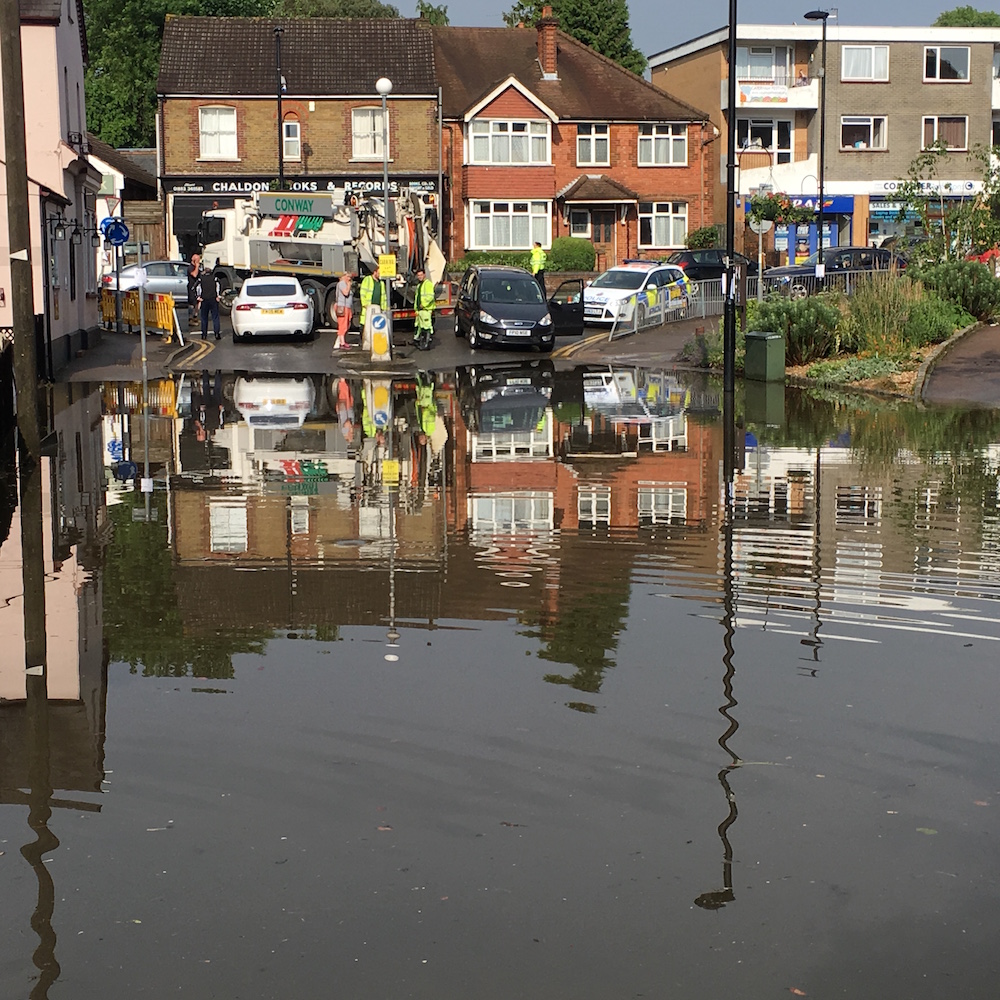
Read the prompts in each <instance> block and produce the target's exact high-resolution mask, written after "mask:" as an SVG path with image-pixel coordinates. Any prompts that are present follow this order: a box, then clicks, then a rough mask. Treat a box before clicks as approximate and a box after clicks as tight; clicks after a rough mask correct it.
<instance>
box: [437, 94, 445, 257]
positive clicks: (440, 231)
mask: <svg viewBox="0 0 1000 1000" xmlns="http://www.w3.org/2000/svg"><path fill="white" fill-rule="evenodd" d="M437 204H438V241H439V244H438V245H439V246H441V245H442V244H443V243H444V105H443V95H442V91H441V88H440V87H438V200H437ZM441 249H442V252H444V247H443V246H442V247H441Z"/></svg>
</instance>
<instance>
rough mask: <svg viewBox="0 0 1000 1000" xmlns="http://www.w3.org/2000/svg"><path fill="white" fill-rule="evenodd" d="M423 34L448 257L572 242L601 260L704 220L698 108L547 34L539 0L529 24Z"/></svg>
mask: <svg viewBox="0 0 1000 1000" xmlns="http://www.w3.org/2000/svg"><path fill="white" fill-rule="evenodd" d="M433 31H434V64H435V72H436V75H437V78H438V81H439V82H440V84H441V88H442V104H443V118H444V126H443V127H444V135H443V138H442V147H443V153H444V160H445V164H444V169H445V173H446V175H447V176H448V177H449V179H450V182H451V186H450V189H449V191H448V192H447V194H446V203H445V205H444V211H445V215H446V218H447V219H448V221H449V223H450V225H449V226H448V227H447V231H448V245H447V246H446V248H445V252H446V254H447V256H448V257H449V258H450V259H455V258H457V257H461V256H462V254H463V252H464V251H466V250H490V249H518V250H527V249H530V247H531V244H532V242H533V241H534V240H539V241H540V242H541V243H542V245H543V246H544V247H549V246H551V243H552V240H553V239H554V238H555V237H557V236H578V237H583V238H588V239H591V240H592V241H593V242H594V245H595V246H596V248H597V253H598V259H597V265H598V267H599V268H603V267H608V266H611V265H612V264H616V263H618V262H620V261H622V260H624V259H626V258H628V257H639V256H642V257H657V256H661V255H662V254H663V253H664V252H665V251H668V250H670V249H673V248H676V247H680V246H683V245H684V240H685V237H686V236H687V233H688V230H689V229H696V228H698V227H700V226H703V225H709V224H711V222H712V218H713V205H712V192H713V191H714V189H715V172H714V170H715V168H714V165H713V159H714V158H713V157H711V156H709V155H707V153H708V149H706V146H707V144H708V143H709V142H710V141H711V140H712V139H713V138H714V136H715V134H716V133H715V129H714V127H713V126H712V124H711V123H710V122H709V120H708V115H707V114H705V113H704V112H701V111H699V110H697V109H696V108H693V107H691V106H690V105H688V104H684V103H683V102H682V101H678V100H676V99H675V98H673V97H671V96H670V95H669V94H666V93H664V92H663V91H662V90H660V89H658V88H657V87H654V86H652V85H651V84H649V83H647V82H646V81H645V80H643V79H642V78H641V77H638V76H636V75H635V74H634V73H630V72H629V71H628V70H626V69H623V68H622V67H621V66H619V65H618V64H617V63H615V62H612V61H611V60H610V59H607V58H605V57H604V56H602V55H600V54H598V53H597V52H595V51H594V50H593V49H591V48H589V47H587V46H586V45H584V44H583V43H582V42H579V41H577V40H576V39H575V38H572V37H570V36H569V35H567V34H564V33H563V32H561V31H559V29H558V23H557V21H556V19H555V18H554V17H552V16H551V10H549V9H548V8H546V9H545V16H543V18H542V20H541V21H540V22H539V25H538V29H537V31H536V30H533V29H531V28H454V27H450V26H449V27H435V28H434V29H433Z"/></svg>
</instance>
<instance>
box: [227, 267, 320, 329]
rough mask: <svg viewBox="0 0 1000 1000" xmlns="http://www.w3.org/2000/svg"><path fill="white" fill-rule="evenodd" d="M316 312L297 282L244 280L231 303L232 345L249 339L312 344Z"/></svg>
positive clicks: (272, 278) (277, 278)
mask: <svg viewBox="0 0 1000 1000" xmlns="http://www.w3.org/2000/svg"><path fill="white" fill-rule="evenodd" d="M315 318H316V312H315V308H314V306H313V299H312V297H311V296H309V295H306V293H305V292H304V291H303V290H302V286H301V285H300V284H299V280H298V278H291V277H286V276H284V275H278V276H273V275H272V276H268V277H259V278H247V280H246V281H244V282H243V285H242V287H241V288H240V290H239V294H238V295H237V296H236V298H235V299H233V309H232V321H233V343H234V344H235V343H237V342H239V341H241V340H250V339H251V338H252V337H304V338H306V339H307V340H312V337H313V324H314V322H315Z"/></svg>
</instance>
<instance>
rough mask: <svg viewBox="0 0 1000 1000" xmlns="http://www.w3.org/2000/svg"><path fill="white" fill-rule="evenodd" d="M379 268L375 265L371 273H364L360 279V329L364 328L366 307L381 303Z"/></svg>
mask: <svg viewBox="0 0 1000 1000" xmlns="http://www.w3.org/2000/svg"><path fill="white" fill-rule="evenodd" d="M379 277H380V275H379V269H378V268H377V267H376V268H375V270H374V271H372V273H371V274H366V275H365V276H364V277H363V278H362V279H361V320H360V322H361V331H362V333H364V329H365V315H366V314H367V312H368V307H369V306H370V305H372V304H373V303H374V304H375V305H377V306H381V305H382V282H381V281H380V280H379Z"/></svg>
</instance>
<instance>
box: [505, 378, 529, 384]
mask: <svg viewBox="0 0 1000 1000" xmlns="http://www.w3.org/2000/svg"><path fill="white" fill-rule="evenodd" d="M507 385H531V379H530V378H509V379H507Z"/></svg>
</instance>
